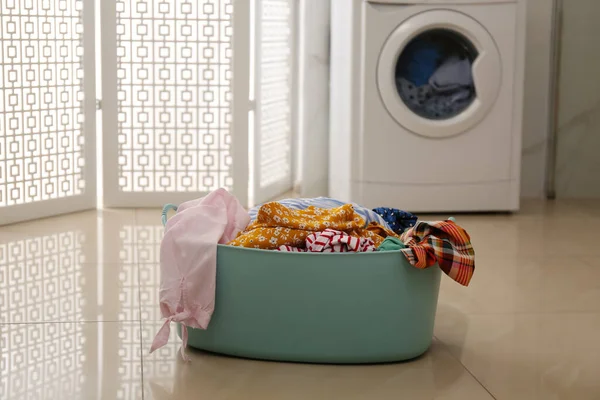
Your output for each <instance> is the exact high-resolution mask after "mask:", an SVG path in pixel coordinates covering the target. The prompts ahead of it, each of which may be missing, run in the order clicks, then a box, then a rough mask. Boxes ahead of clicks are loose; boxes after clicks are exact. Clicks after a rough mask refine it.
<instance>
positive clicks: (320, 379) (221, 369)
mask: <svg viewBox="0 0 600 400" xmlns="http://www.w3.org/2000/svg"><path fill="white" fill-rule="evenodd" d="M143 326H144V328H143V331H142V332H143V337H144V339H143V343H144V346H143V358H144V395H145V398H146V399H155V400H167V399H169V400H171V399H172V400H180V399H197V398H207V399H257V400H258V399H265V400H266V399H273V400H275V399H298V400H300V399H308V398H310V399H398V398H406V399H411V400H421V399H422V400H425V399H427V400H430V399H432V400H438V399H440V400H441V399H444V400H451V399H452V400H454V399H456V400H459V399H461V400H486V399H490V400H491V399H492V397H491V396H490V395H489V394H488V393H487V391H486V390H485V389H484V388H483V387H482V386H481V385H480V384H479V383H478V382H477V381H476V380H475V379H474V378H473V377H472V376H471V375H470V374H469V373H468V371H466V370H465V369H464V368H463V366H462V365H460V363H459V362H458V361H456V359H455V358H454V357H453V356H452V355H451V354H450V353H449V352H448V351H447V350H446V348H445V347H444V346H442V345H440V344H439V343H438V342H434V344H433V345H432V347H431V349H430V351H429V352H428V353H426V354H425V355H424V356H423V357H421V358H419V359H417V360H413V361H410V362H406V363H400V364H387V365H369V366H327V365H309V364H286V363H275V362H262V361H252V360H244V359H237V358H229V357H222V356H218V355H214V354H208V353H204V352H200V351H196V350H191V349H188V350H187V352H186V354H188V355H189V356H190V358H191V361H190V362H189V363H185V362H183V361H182V359H181V357H180V355H179V351H180V344H181V340H180V339H178V338H177V336H176V334H175V329H174V326H173V329H172V331H171V338H170V342H169V344H167V346H165V347H163V348H162V349H159V350H158V351H156V352H154V353H152V354H148V349H149V347H150V344H151V341H152V338H153V337H154V333H155V332H156V331H157V330H158V329H159V328H160V326H161V324H160V323H147V324H144V325H143Z"/></svg>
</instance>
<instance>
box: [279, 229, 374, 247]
mask: <svg viewBox="0 0 600 400" xmlns="http://www.w3.org/2000/svg"><path fill="white" fill-rule="evenodd" d="M277 250H279V251H288V252H294V253H303V252H309V253H362V252H367V251H375V250H376V248H375V243H374V242H373V240H371V239H369V238H360V237H354V236H350V235H348V234H347V233H346V232H341V231H336V230H334V229H326V230H324V231H323V232H317V233H311V234H310V235H308V237H307V238H306V249H301V248H298V247H292V246H286V245H283V246H280V247H279V248H278V249H277Z"/></svg>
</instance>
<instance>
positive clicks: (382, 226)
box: [151, 189, 475, 359]
mask: <svg viewBox="0 0 600 400" xmlns="http://www.w3.org/2000/svg"><path fill="white" fill-rule="evenodd" d="M169 209H176V211H177V213H176V214H175V215H174V216H173V217H172V218H171V219H169V220H168V221H167V218H166V214H167V212H168V210H169ZM163 223H166V226H165V234H164V237H163V240H162V242H161V249H160V268H161V288H160V308H161V313H162V315H163V317H164V318H166V321H165V324H164V325H163V327H162V328H161V329H160V331H159V332H158V334H157V335H156V337H155V339H154V342H153V344H152V348H151V351H154V350H156V349H158V348H160V347H162V346H163V345H165V344H166V343H167V340H168V337H169V332H170V323H171V322H180V323H181V324H182V339H183V347H182V355H183V357H184V359H187V358H186V356H185V354H184V353H183V349H184V348H185V347H186V344H187V328H186V327H192V328H200V329H206V328H207V327H208V324H209V322H210V319H211V316H212V313H213V311H214V305H215V286H216V269H217V267H216V266H217V245H219V244H228V245H231V246H240V247H246V248H252V249H264V250H272V251H285V252H313V253H314V252H318V253H325V252H329V253H331V252H341V253H358V252H375V251H400V252H401V253H402V254H403V255H404V257H405V258H406V260H407V261H408V262H409V263H410V264H411V265H413V266H414V267H416V268H419V269H423V268H428V267H432V266H434V265H436V264H437V265H438V266H439V267H440V268H441V269H442V271H444V273H446V274H447V275H448V276H449V277H450V278H452V279H453V280H455V281H456V282H458V283H460V284H462V285H465V286H467V285H468V284H469V282H470V280H471V277H472V276H473V272H474V270H475V252H474V250H473V247H472V245H471V242H470V237H469V235H468V234H467V232H466V231H465V230H464V229H462V228H461V227H460V226H458V225H457V224H456V223H455V222H454V220H452V219H449V220H446V221H437V222H424V221H418V220H417V217H416V216H415V215H413V214H411V213H409V212H406V211H402V210H397V209H393V208H385V207H381V208H375V209H373V210H370V209H367V208H364V207H361V206H360V205H358V204H353V203H344V202H341V201H338V200H334V199H330V198H326V197H319V198H314V199H288V200H281V201H276V202H270V203H266V204H263V205H261V206H258V207H255V208H253V209H251V210H250V211H249V212H248V211H246V210H245V209H244V208H243V207H242V206H241V204H240V203H239V201H238V200H237V199H236V198H235V197H234V196H233V195H231V194H230V193H229V192H227V191H226V190H225V189H219V190H216V191H214V192H212V193H210V194H209V195H208V196H206V197H203V198H201V199H196V200H192V201H188V202H186V203H183V204H181V205H180V206H178V207H177V206H173V205H167V206H165V208H164V209H163Z"/></svg>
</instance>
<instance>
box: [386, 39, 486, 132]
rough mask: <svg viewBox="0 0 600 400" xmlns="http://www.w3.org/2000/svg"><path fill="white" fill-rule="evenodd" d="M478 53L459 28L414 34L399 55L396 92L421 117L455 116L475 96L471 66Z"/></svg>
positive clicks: (436, 118)
mask: <svg viewBox="0 0 600 400" xmlns="http://www.w3.org/2000/svg"><path fill="white" fill-rule="evenodd" d="M478 55H479V52H478V51H477V49H476V48H475V46H474V45H473V43H471V42H470V41H469V40H468V39H467V38H466V37H464V36H463V35H461V34H460V33H458V32H455V31H452V30H449V29H432V30H428V31H425V32H423V33H421V34H419V35H417V36H416V37H414V38H413V39H412V40H411V41H410V42H409V43H408V44H407V45H406V47H405V48H404V49H403V51H402V52H401V53H400V55H399V57H398V61H397V63H396V70H395V81H396V82H395V83H396V90H397V91H398V95H399V96H400V98H401V99H402V101H403V102H404V104H405V105H406V107H408V108H409V109H410V110H411V111H412V112H414V113H415V114H417V115H418V116H420V117H422V118H426V119H429V120H445V119H449V118H453V117H456V116H457V115H459V114H461V113H462V112H463V111H465V110H466V109H467V108H468V107H469V106H470V105H471V104H472V103H473V101H474V100H475V99H476V97H477V93H476V91H477V89H476V87H475V84H474V80H473V71H472V67H473V62H474V61H475V60H476V59H477V57H478Z"/></svg>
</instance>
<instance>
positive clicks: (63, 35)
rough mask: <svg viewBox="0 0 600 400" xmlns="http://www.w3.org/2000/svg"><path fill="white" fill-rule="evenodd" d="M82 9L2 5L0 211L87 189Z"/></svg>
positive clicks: (74, 3) (16, 2) (27, 2)
mask: <svg viewBox="0 0 600 400" xmlns="http://www.w3.org/2000/svg"><path fill="white" fill-rule="evenodd" d="M82 8H83V1H82V0H37V1H34V0H2V1H0V207H3V206H12V205H17V204H24V203H31V202H36V201H42V200H49V199H56V198H63V197H68V196H75V195H79V194H82V193H83V191H84V190H85V180H84V178H83V169H84V159H83V146H84V136H83V125H82V124H83V87H82V84H83V47H82V35H83V24H82Z"/></svg>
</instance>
